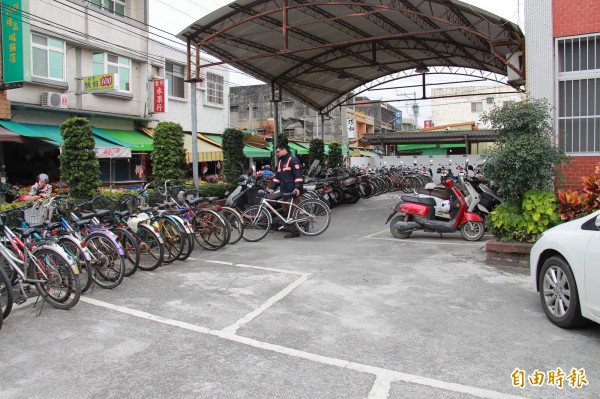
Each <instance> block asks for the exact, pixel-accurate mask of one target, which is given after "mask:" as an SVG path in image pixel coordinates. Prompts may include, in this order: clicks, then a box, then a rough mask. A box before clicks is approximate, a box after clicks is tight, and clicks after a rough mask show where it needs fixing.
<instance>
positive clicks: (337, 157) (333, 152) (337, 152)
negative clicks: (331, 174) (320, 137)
mask: <svg viewBox="0 0 600 399" xmlns="http://www.w3.org/2000/svg"><path fill="white" fill-rule="evenodd" d="M343 162H344V156H343V155H342V145H341V144H340V143H338V142H337V141H334V142H333V143H331V144H329V167H330V168H335V167H338V166H342V163H343Z"/></svg>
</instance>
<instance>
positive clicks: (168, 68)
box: [165, 62, 185, 98]
mask: <svg viewBox="0 0 600 399" xmlns="http://www.w3.org/2000/svg"><path fill="white" fill-rule="evenodd" d="M184 74H185V67H184V66H183V65H177V64H171V63H169V62H167V63H166V64H165V77H166V78H167V80H168V81H169V88H168V95H169V97H179V98H185V94H184V87H185V85H184Z"/></svg>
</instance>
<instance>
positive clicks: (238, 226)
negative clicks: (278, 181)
mask: <svg viewBox="0 0 600 399" xmlns="http://www.w3.org/2000/svg"><path fill="white" fill-rule="evenodd" d="M221 214H222V215H223V217H224V218H225V220H227V222H228V223H229V227H230V232H231V236H230V237H229V244H235V243H237V242H239V241H240V240H241V239H242V235H243V234H244V225H243V223H242V215H240V213H239V212H238V211H236V210H235V209H233V208H229V207H223V208H221Z"/></svg>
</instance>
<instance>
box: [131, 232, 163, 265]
mask: <svg viewBox="0 0 600 399" xmlns="http://www.w3.org/2000/svg"><path fill="white" fill-rule="evenodd" d="M136 238H137V240H138V246H139V248H140V264H139V266H138V267H139V268H140V270H144V271H152V270H156V269H157V268H158V267H159V266H160V265H161V264H162V263H163V259H164V257H165V244H164V242H163V241H162V239H161V238H160V236H159V235H158V233H156V232H155V231H154V230H153V229H152V228H151V227H148V226H146V225H142V224H139V225H138V231H137V235H136Z"/></svg>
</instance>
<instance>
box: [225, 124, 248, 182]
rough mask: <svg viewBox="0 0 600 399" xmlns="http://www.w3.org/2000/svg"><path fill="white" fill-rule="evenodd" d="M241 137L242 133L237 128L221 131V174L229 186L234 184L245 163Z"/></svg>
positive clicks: (242, 171)
mask: <svg viewBox="0 0 600 399" xmlns="http://www.w3.org/2000/svg"><path fill="white" fill-rule="evenodd" d="M243 137H244V133H242V132H241V131H240V130H237V129H226V130H225V131H224V132H223V158H224V160H223V176H224V177H225V180H227V183H228V185H229V186H235V184H236V182H237V179H238V178H239V177H240V175H241V174H243V173H244V166H245V165H246V164H247V158H246V155H244V142H243V141H242V139H243Z"/></svg>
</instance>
